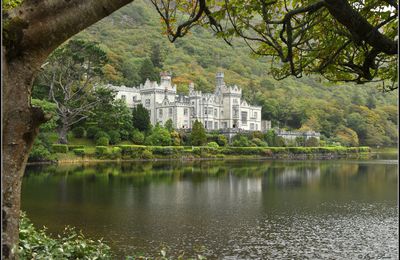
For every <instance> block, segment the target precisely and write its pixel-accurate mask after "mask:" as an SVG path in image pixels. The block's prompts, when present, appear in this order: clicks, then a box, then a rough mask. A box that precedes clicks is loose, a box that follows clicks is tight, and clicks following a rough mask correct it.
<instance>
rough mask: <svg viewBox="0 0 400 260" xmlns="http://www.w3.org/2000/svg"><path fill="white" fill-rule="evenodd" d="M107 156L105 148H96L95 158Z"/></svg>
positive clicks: (106, 148)
mask: <svg viewBox="0 0 400 260" xmlns="http://www.w3.org/2000/svg"><path fill="white" fill-rule="evenodd" d="M107 154H109V153H108V147H107V146H96V155H97V156H104V155H107Z"/></svg>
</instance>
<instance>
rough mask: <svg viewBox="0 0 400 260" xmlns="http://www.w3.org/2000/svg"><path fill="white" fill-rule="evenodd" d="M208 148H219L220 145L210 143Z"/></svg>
mask: <svg viewBox="0 0 400 260" xmlns="http://www.w3.org/2000/svg"><path fill="white" fill-rule="evenodd" d="M207 146H208V147H211V148H219V145H218V144H217V143H216V142H209V143H208V144H207Z"/></svg>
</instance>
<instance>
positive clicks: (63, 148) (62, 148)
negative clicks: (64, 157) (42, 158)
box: [52, 144, 68, 153]
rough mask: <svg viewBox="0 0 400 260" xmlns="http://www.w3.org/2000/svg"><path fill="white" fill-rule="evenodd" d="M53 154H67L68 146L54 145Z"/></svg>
mask: <svg viewBox="0 0 400 260" xmlns="http://www.w3.org/2000/svg"><path fill="white" fill-rule="evenodd" d="M52 149H53V152H55V153H67V152H68V145H66V144H53V145H52Z"/></svg>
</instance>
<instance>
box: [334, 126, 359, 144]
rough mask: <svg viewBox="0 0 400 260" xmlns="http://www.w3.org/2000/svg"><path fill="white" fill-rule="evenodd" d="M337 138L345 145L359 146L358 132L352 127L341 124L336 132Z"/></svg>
mask: <svg viewBox="0 0 400 260" xmlns="http://www.w3.org/2000/svg"><path fill="white" fill-rule="evenodd" d="M336 140H337V141H338V142H339V143H340V144H341V145H344V146H358V144H359V143H358V136H357V133H356V132H355V131H354V130H352V129H351V128H347V127H345V126H341V127H340V128H338V130H337V132H336Z"/></svg>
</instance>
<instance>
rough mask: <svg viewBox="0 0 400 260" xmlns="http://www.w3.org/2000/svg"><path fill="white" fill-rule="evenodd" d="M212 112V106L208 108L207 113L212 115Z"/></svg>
mask: <svg viewBox="0 0 400 260" xmlns="http://www.w3.org/2000/svg"><path fill="white" fill-rule="evenodd" d="M212 113H213V109H212V107H210V108H208V114H209V115H212Z"/></svg>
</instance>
